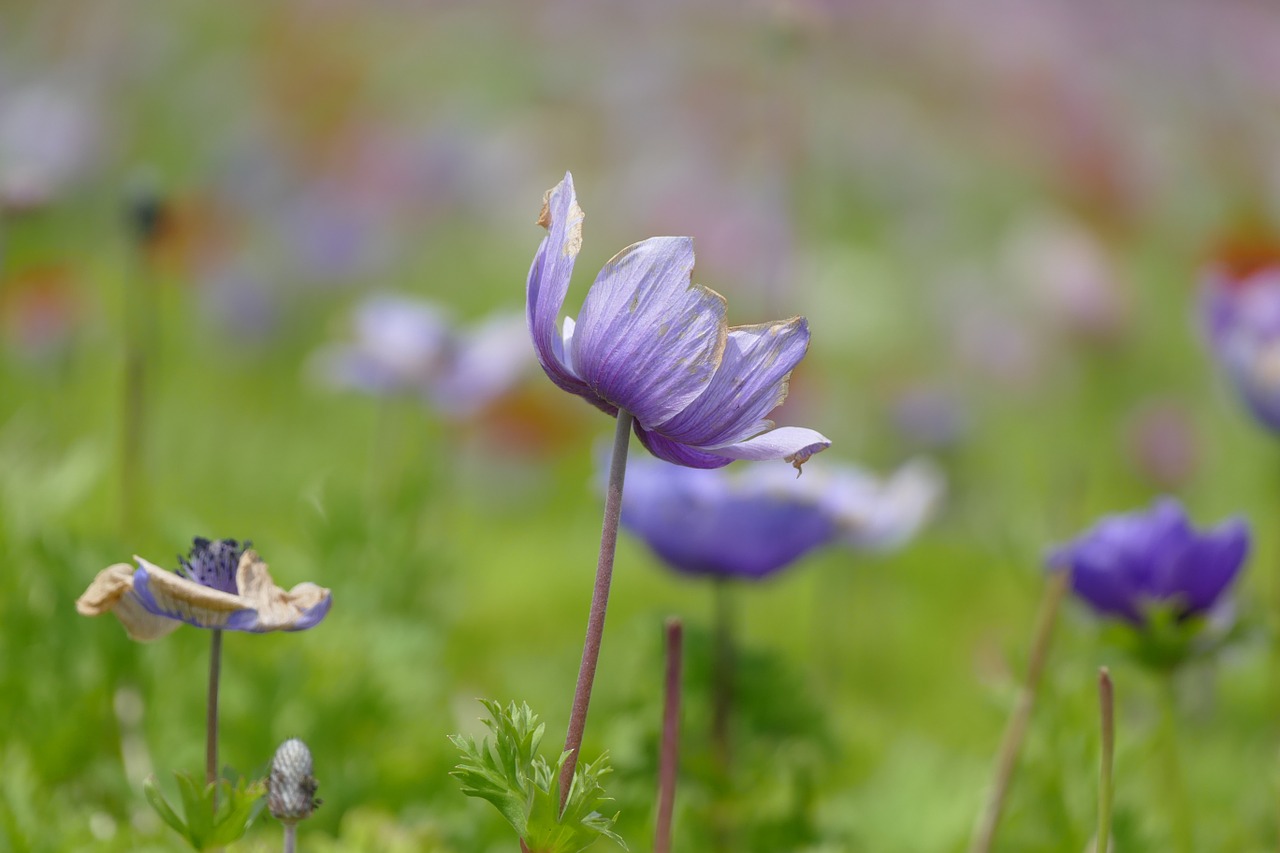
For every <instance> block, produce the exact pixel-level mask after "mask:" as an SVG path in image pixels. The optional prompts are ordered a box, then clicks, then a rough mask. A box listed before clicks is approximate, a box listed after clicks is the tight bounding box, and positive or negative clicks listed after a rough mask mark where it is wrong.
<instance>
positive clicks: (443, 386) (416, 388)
mask: <svg viewBox="0 0 1280 853" xmlns="http://www.w3.org/2000/svg"><path fill="white" fill-rule="evenodd" d="M523 328H524V320H523V319H522V318H521V317H520V316H519V315H518V314H497V315H494V316H492V317H490V318H488V319H486V320H483V321H481V322H480V323H479V324H477V325H475V326H473V327H470V328H458V327H455V326H454V325H453V324H452V323H451V322H450V321H449V319H448V318H447V317H446V315H445V313H444V312H443V311H442V310H441V309H440V308H439V307H437V306H435V305H433V304H432V303H430V302H427V301H425V300H419V299H409V298H406V297H399V296H377V297H374V298H372V299H369V300H367V301H366V302H364V303H363V304H362V305H360V306H359V308H358V309H357V310H356V315H355V333H356V334H355V341H354V342H353V343H351V344H342V345H337V346H331V347H326V348H325V349H322V350H321V351H320V352H318V353H317V354H316V355H315V357H314V358H313V359H312V369H313V372H315V373H316V374H317V375H319V376H320V377H321V378H322V380H323V381H325V382H327V383H329V384H330V385H333V386H336V387H338V388H343V389H350V390H359V391H365V392H367V393H372V394H397V393H412V394H420V395H422V396H423V397H425V398H426V399H428V400H429V401H430V402H431V403H432V405H434V406H435V407H436V408H438V409H440V410H441V411H443V412H445V413H447V414H449V415H452V416H454V417H464V416H467V415H471V414H474V413H475V412H476V411H478V410H480V409H482V408H484V406H486V405H487V404H488V403H490V402H491V401H493V400H494V399H496V398H497V397H499V396H501V395H502V394H504V393H505V392H507V391H508V390H510V389H511V388H512V387H513V386H514V385H515V384H516V382H518V381H519V379H520V377H521V376H522V375H523V373H524V371H525V370H526V368H527V367H528V366H529V364H530V361H529V352H528V347H527V345H526V344H524V343H523V335H522V332H523Z"/></svg>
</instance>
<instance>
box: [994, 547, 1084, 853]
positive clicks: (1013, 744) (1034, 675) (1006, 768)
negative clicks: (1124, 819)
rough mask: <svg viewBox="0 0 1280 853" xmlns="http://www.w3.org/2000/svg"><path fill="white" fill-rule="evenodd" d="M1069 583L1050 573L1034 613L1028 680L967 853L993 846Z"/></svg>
mask: <svg viewBox="0 0 1280 853" xmlns="http://www.w3.org/2000/svg"><path fill="white" fill-rule="evenodd" d="M1070 580H1071V575H1070V573H1069V572H1065V571H1056V572H1053V573H1052V574H1051V575H1050V576H1049V582H1048V584H1047V586H1046V587H1045V591H1044V597H1043V598H1041V599H1040V612H1039V613H1038V614H1036V627H1035V633H1034V634H1033V636H1032V639H1031V655H1030V657H1029V658H1028V659H1027V677H1026V680H1025V681H1024V682H1023V683H1022V687H1021V688H1020V689H1019V690H1018V698H1017V702H1016V703H1015V704H1014V707H1013V713H1012V714H1011V715H1010V716H1009V722H1008V723H1007V724H1006V726H1005V730H1004V737H1003V738H1002V739H1001V741H1000V751H999V752H998V753H997V754H996V771H995V778H994V779H993V780H992V782H991V790H990V792H989V793H988V795H987V802H986V805H985V806H984V807H983V810H982V815H981V817H980V819H979V821H978V825H977V827H976V828H975V829H974V833H973V838H972V839H970V841H969V853H987V851H989V850H990V849H991V845H992V844H993V843H995V838H996V827H998V826H999V824H1000V815H1001V813H1002V812H1003V811H1004V801H1005V797H1006V796H1008V793H1009V783H1010V782H1011V781H1012V780H1013V772H1014V770H1015V769H1017V766H1018V754H1019V753H1020V752H1021V751H1022V741H1023V739H1024V738H1025V737H1026V734H1027V725H1028V724H1029V723H1030V721H1031V711H1032V709H1034V708H1035V704H1036V694H1037V693H1038V692H1039V689H1040V677H1041V675H1043V673H1044V666H1045V662H1046V661H1047V659H1048V657H1049V640H1050V638H1051V637H1052V636H1053V626H1054V624H1055V623H1056V622H1057V621H1058V610H1059V609H1060V607H1061V605H1062V598H1063V596H1064V595H1065V594H1066V591H1067V585H1068V583H1069V582H1070Z"/></svg>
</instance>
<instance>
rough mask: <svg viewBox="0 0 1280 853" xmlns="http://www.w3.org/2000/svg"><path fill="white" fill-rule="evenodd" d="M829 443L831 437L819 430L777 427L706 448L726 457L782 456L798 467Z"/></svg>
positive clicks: (775, 457)
mask: <svg viewBox="0 0 1280 853" xmlns="http://www.w3.org/2000/svg"><path fill="white" fill-rule="evenodd" d="M830 446H831V439H829V438H827V437H826V436H825V435H823V434H822V433H820V432H818V431H816V430H812V429H806V428H804V427H778V428H777V429H771V430H769V431H768V432H765V433H761V434H760V435H757V436H756V437H755V438H749V439H747V440H746V441H739V442H737V443H735V444H730V445H726V446H725V447H715V448H711V449H710V450H709V452H710V453H712V454H714V455H716V456H723V457H725V458H726V459H752V460H755V461H757V462H759V461H763V460H766V459H785V460H786V461H788V462H790V463H791V464H792V465H795V466H796V468H797V469H798V468H799V467H800V466H801V465H803V464H804V463H805V462H806V461H808V459H809V457H810V456H812V455H813V454H815V453H821V452H822V451H824V450H826V449H827V448H828V447H830Z"/></svg>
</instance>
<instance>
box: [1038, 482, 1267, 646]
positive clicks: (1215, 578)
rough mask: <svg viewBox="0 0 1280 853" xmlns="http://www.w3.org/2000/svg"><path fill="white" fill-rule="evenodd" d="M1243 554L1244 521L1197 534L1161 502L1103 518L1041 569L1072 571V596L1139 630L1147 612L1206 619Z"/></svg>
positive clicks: (1171, 504) (1178, 510) (1170, 502)
mask: <svg viewBox="0 0 1280 853" xmlns="http://www.w3.org/2000/svg"><path fill="white" fill-rule="evenodd" d="M1248 552H1249V529H1248V527H1247V526H1246V525H1245V523H1244V521H1243V520H1241V519H1231V520H1229V521H1225V522H1223V523H1222V524H1220V525H1218V526H1217V527H1215V528H1213V529H1211V530H1208V531H1206V532H1204V533H1200V532H1197V531H1196V530H1194V529H1192V527H1191V524H1190V522H1189V521H1188V520H1187V515H1186V512H1185V511H1184V510H1183V508H1182V505H1181V504H1180V503H1178V501H1177V500H1175V499H1173V498H1163V499H1161V500H1159V501H1157V502H1156V504H1155V505H1154V506H1153V507H1152V508H1151V509H1149V510H1147V511H1145V512H1132V513H1126V514H1123V515H1110V516H1107V517H1106V518H1103V519H1102V520H1101V521H1099V522H1098V523H1097V524H1096V525H1094V526H1093V527H1092V528H1090V529H1089V530H1087V531H1086V532H1084V533H1083V534H1081V535H1080V536H1078V537H1076V538H1075V539H1074V540H1072V541H1071V542H1068V543H1067V544H1065V545H1061V546H1058V547H1057V548H1055V549H1053V551H1052V552H1050V554H1049V557H1048V561H1047V562H1048V565H1049V568H1050V569H1052V570H1060V571H1069V572H1071V588H1072V590H1073V591H1074V592H1075V594H1076V595H1077V596H1079V597H1080V598H1082V599H1084V601H1085V602H1086V603H1087V604H1088V605H1089V606H1090V607H1092V608H1093V609H1094V610H1096V611H1097V612H1098V613H1099V614H1101V615H1103V616H1107V617H1113V618H1117V619H1122V620H1124V621H1126V622H1128V623H1130V624H1131V625H1134V626H1135V627H1139V628H1141V627H1144V626H1145V625H1147V623H1148V612H1149V611H1150V610H1151V609H1152V608H1153V607H1166V608H1171V609H1172V615H1173V616H1174V617H1175V618H1176V619H1177V620H1178V621H1185V620H1187V619H1189V618H1191V617H1193V616H1200V615H1204V614H1208V613H1210V611H1212V610H1214V608H1215V607H1216V606H1217V605H1219V603H1220V602H1221V601H1223V596H1224V594H1225V593H1226V592H1227V590H1228V588H1229V587H1230V586H1231V583H1232V581H1234V580H1235V578H1236V575H1238V574H1239V573H1240V569H1241V567H1242V566H1243V565H1244V561H1245V557H1246V556H1247V555H1248Z"/></svg>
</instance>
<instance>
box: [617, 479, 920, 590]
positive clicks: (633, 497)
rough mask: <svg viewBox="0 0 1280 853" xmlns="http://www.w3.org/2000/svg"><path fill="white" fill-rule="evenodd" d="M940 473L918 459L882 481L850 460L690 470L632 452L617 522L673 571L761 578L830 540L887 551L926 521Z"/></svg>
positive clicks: (900, 542) (827, 543)
mask: <svg viewBox="0 0 1280 853" xmlns="http://www.w3.org/2000/svg"><path fill="white" fill-rule="evenodd" d="M940 492H941V480H940V477H939V475H938V474H937V473H936V472H934V470H933V469H932V468H931V467H930V466H928V465H926V464H924V463H912V464H910V465H907V466H904V467H903V468H902V469H901V470H900V471H899V472H898V473H896V474H894V475H893V476H892V477H890V478H889V479H887V480H880V479H878V478H876V477H873V476H872V475H870V474H867V473H865V472H863V471H860V470H858V469H856V468H853V467H849V466H839V467H836V468H834V469H832V468H830V467H820V468H818V469H817V470H811V471H810V472H809V473H808V474H807V475H806V476H805V477H802V478H799V479H797V478H795V477H793V476H790V475H789V474H788V472H787V471H786V469H784V468H778V467H775V466H756V465H752V466H746V467H744V468H741V469H735V470H734V471H723V470H709V471H708V470H697V469H691V468H686V467H680V466H676V465H669V464H667V463H665V462H660V461H655V460H651V459H635V460H632V462H631V465H630V466H629V467H628V470H627V487H626V489H625V490H624V492H623V496H622V525H623V526H624V527H626V528H627V529H628V530H630V531H631V532H632V533H634V534H636V535H637V536H639V537H640V538H641V539H643V540H644V542H645V543H646V544H647V545H648V546H649V547H650V548H651V549H652V550H653V551H654V553H656V554H657V555H658V556H659V557H661V558H662V559H663V560H664V561H666V562H667V564H669V565H670V566H671V567H672V568H674V569H676V570H677V571H679V572H683V573H686V574H694V575H712V576H720V577H733V578H745V579H750V580H760V579H762V578H766V577H768V576H770V575H772V574H774V573H775V572H778V571H780V570H781V569H783V568H785V567H786V566H788V565H789V564H791V563H792V562H794V561H795V560H797V559H799V558H800V557H802V556H804V555H805V554H806V553H808V552H809V551H811V550H813V549H815V548H818V547H822V546H824V545H831V544H844V545H848V546H852V547H855V548H860V549H868V550H888V549H890V548H893V547H896V546H898V545H901V544H903V543H904V542H906V540H907V539H909V538H910V537H911V536H912V535H913V534H914V533H915V532H916V531H917V530H918V529H919V528H920V526H921V525H922V524H923V523H924V522H925V520H926V519H927V518H928V517H929V515H930V514H931V512H932V510H933V507H934V506H935V505H936V501H937V498H938V496H939V495H940Z"/></svg>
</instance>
